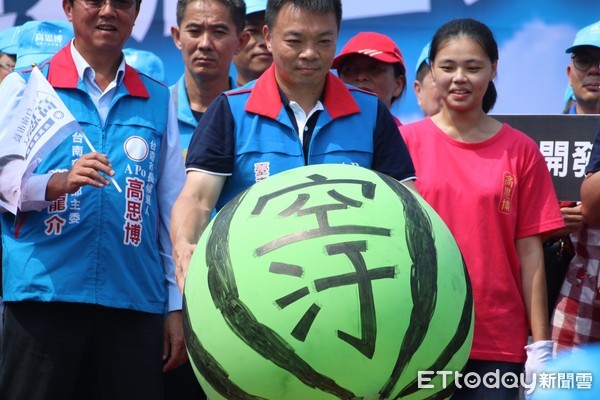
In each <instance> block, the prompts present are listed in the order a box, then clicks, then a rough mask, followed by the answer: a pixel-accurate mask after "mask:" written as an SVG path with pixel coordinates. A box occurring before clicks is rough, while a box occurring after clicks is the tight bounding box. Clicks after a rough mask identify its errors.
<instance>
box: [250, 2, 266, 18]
mask: <svg viewBox="0 0 600 400" xmlns="http://www.w3.org/2000/svg"><path fill="white" fill-rule="evenodd" d="M266 9H267V0H246V15H248V14H252V13H255V12H259V11H265V10H266Z"/></svg>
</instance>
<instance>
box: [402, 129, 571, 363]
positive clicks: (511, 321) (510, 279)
mask: <svg viewBox="0 0 600 400" xmlns="http://www.w3.org/2000/svg"><path fill="white" fill-rule="evenodd" d="M400 131H401V133H402V136H403V137H404V140H405V142H406V144H407V146H408V150H409V152H410V154H411V157H412V159H413V163H414V165H415V170H416V173H417V177H418V180H417V182H416V185H417V188H418V189H419V191H420V192H421V194H422V196H423V198H424V199H425V200H426V201H427V202H428V203H429V204H430V205H431V206H432V207H433V208H434V209H435V210H436V211H437V212H438V214H439V215H440V216H441V217H442V219H443V220H444V222H445V223H446V225H448V227H449V229H450V231H451V232H452V234H453V235H454V238H455V239H456V242H457V243H458V245H459V247H460V249H461V251H462V253H463V256H464V259H465V263H466V265H467V269H468V271H469V276H470V278H471V282H472V286H473V298H474V307H475V333H474V338H473V347H472V350H471V355H470V358H473V359H480V360H493V361H507V362H523V361H525V350H524V349H523V347H524V346H525V345H526V344H527V343H526V342H527V337H528V333H529V329H528V327H529V324H528V321H527V314H526V310H525V305H524V303H523V300H522V296H521V278H520V261H519V257H518V254H517V250H516V247H515V240H516V239H519V238H523V237H527V236H532V235H537V234H539V233H543V232H547V231H551V230H554V229H558V228H561V227H563V226H564V222H563V218H562V215H561V213H560V209H559V208H558V202H557V199H556V194H555V191H554V187H553V185H552V180H551V177H550V174H549V172H548V168H547V167H546V162H545V160H544V158H543V156H542V155H541V153H540V151H539V149H538V147H537V145H536V143H535V142H534V141H533V140H531V139H530V138H529V137H527V136H526V135H525V134H523V133H522V132H520V131H518V130H516V129H514V128H512V127H510V126H508V125H506V124H505V125H503V126H502V128H501V129H500V131H498V133H497V134H496V135H494V136H493V137H492V138H490V139H488V140H485V141H483V142H479V143H465V142H459V141H456V140H454V139H452V138H450V137H449V136H448V135H446V134H445V133H444V132H443V131H441V130H440V129H439V128H438V127H437V126H436V125H435V124H434V123H433V121H432V120H431V119H430V118H426V119H424V120H422V121H419V122H415V123H412V124H408V125H404V126H402V127H401V128H400Z"/></svg>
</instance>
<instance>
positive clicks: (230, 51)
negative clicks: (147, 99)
mask: <svg viewBox="0 0 600 400" xmlns="http://www.w3.org/2000/svg"><path fill="white" fill-rule="evenodd" d="M245 17H246V7H245V5H244V1H243V0H178V1H177V26H173V27H171V36H173V41H174V42H175V46H177V48H178V49H179V50H180V51H181V55H182V57H183V63H184V64H185V70H184V72H183V75H182V76H181V78H179V80H178V81H177V82H176V83H175V84H174V85H173V86H171V92H172V93H173V96H174V100H175V104H176V106H177V119H178V121H179V135H180V141H181V148H182V152H183V155H184V157H185V154H186V152H187V148H188V145H189V143H190V139H191V137H192V134H193V133H194V129H196V126H197V125H198V121H200V118H202V115H203V114H204V112H205V111H206V109H207V108H208V106H209V105H210V103H211V102H212V101H213V100H214V99H215V98H216V97H217V96H219V95H220V94H221V93H223V92H224V91H226V90H229V89H231V88H233V87H234V84H233V80H232V79H231V78H230V77H229V70H230V67H231V59H232V58H233V55H234V54H235V53H236V52H237V51H239V50H240V49H241V48H242V47H244V45H245V44H246V42H248V39H249V36H248V35H247V34H244V33H243V32H242V31H243V29H244V19H245Z"/></svg>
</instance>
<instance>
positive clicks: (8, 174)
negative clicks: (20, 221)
mask: <svg viewBox="0 0 600 400" xmlns="http://www.w3.org/2000/svg"><path fill="white" fill-rule="evenodd" d="M4 106H5V107H7V109H8V110H9V111H8V112H4V113H2V118H1V119H4V120H0V149H1V150H0V176H1V177H2V179H1V180H0V181H1V184H0V211H2V212H4V211H8V212H11V213H13V214H16V212H17V209H18V207H19V205H20V197H21V188H22V187H23V185H24V183H25V182H26V181H27V179H28V178H29V177H30V176H31V174H32V173H33V170H34V169H35V167H36V166H37V165H38V164H39V162H40V161H41V160H42V159H43V158H44V157H45V156H46V155H47V154H48V153H49V152H50V151H52V150H53V149H54V148H56V146H58V145H59V144H60V142H62V141H63V140H64V139H65V138H66V137H67V136H69V135H71V134H73V133H74V132H78V131H81V127H80V126H79V123H77V121H76V120H75V118H74V117H73V115H72V114H71V112H70V111H69V110H68V109H67V107H66V106H65V104H64V103H63V102H62V100H61V99H60V98H59V97H58V94H57V93H56V92H55V91H54V88H52V86H51V85H50V83H49V82H48V81H47V80H46V78H45V77H44V76H43V75H42V73H41V72H40V70H39V69H38V68H37V67H34V68H33V71H32V72H31V76H30V78H29V81H28V82H27V86H26V87H25V90H24V91H23V95H22V96H21V98H20V99H19V98H13V99H8V102H7V104H5V105H4ZM11 109H12V110H11Z"/></svg>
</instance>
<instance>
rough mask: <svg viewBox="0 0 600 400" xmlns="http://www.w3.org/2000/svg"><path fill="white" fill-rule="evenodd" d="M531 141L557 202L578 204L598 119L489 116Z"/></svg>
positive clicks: (546, 116) (572, 116)
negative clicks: (550, 176)
mask: <svg viewBox="0 0 600 400" xmlns="http://www.w3.org/2000/svg"><path fill="white" fill-rule="evenodd" d="M492 117H494V118H496V119H497V120H499V121H501V122H506V123H507V124H509V125H510V126H512V127H513V128H516V129H518V130H520V131H522V132H524V133H525V134H527V135H528V136H529V137H531V138H532V139H533V140H535V141H536V142H537V144H538V146H539V148H540V151H541V152H542V154H543V156H544V158H545V159H546V164H547V165H548V170H549V171H550V174H551V175H552V180H553V182H554V188H555V189H556V194H557V196H558V199H559V200H561V201H578V200H579V188H580V187H581V182H582V181H583V178H584V176H585V167H586V165H587V163H588V161H589V159H590V154H591V151H592V144H593V143H594V137H595V134H596V130H597V129H598V121H599V120H600V115H562V114H560V115H492Z"/></svg>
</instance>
